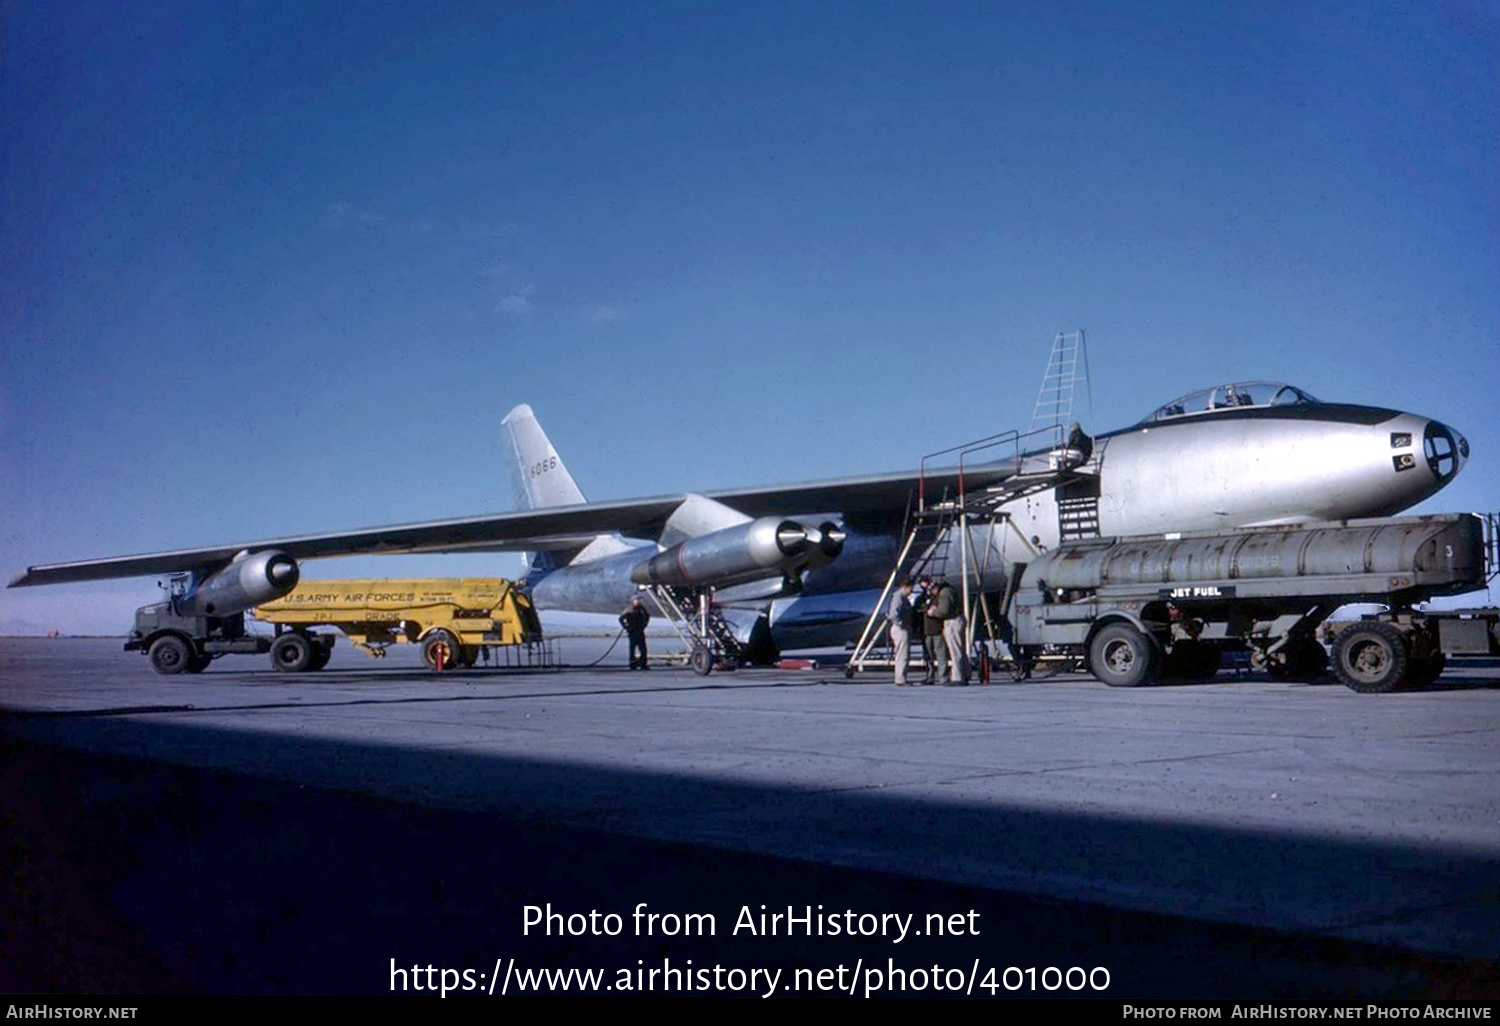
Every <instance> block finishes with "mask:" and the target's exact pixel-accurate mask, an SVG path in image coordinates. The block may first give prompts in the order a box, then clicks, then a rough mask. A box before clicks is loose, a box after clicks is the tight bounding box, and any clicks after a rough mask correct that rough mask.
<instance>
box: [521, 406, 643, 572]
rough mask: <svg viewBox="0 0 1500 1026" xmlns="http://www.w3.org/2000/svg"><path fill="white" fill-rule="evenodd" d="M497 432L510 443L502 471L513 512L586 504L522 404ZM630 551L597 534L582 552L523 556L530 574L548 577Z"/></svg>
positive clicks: (615, 539)
mask: <svg viewBox="0 0 1500 1026" xmlns="http://www.w3.org/2000/svg"><path fill="white" fill-rule="evenodd" d="M500 431H501V433H502V434H504V435H505V439H506V441H507V442H509V443H510V456H511V459H510V460H509V461H508V464H507V467H506V469H507V470H508V471H509V472H510V490H511V501H512V503H513V504H514V505H515V507H516V509H545V508H547V507H550V506H572V505H575V504H577V503H580V502H587V501H588V500H587V499H585V498H584V497H583V490H582V489H581V488H579V487H578V482H576V481H574V480H573V475H572V474H570V473H568V468H567V467H566V466H565V465H564V464H563V461H562V457H561V456H559V455H558V454H557V450H556V449H555V448H553V446H552V441H551V439H549V438H548V437H547V432H545V431H543V430H542V426H541V425H540V424H538V423H537V420H536V414H534V413H532V412H531V407H530V406H527V405H526V404H525V403H522V404H521V405H519V406H517V407H516V408H515V409H513V410H511V411H510V412H509V413H507V414H506V415H505V418H504V419H503V420H501V421H500ZM630 548H631V546H629V545H627V544H625V542H624V541H622V540H621V539H620V538H619V537H618V536H616V535H609V534H601V535H599V536H597V537H596V538H595V539H594V540H593V541H591V542H590V543H589V544H588V545H586V546H584V547H583V548H582V549H575V550H572V551H565V552H535V553H527V556H526V559H527V562H528V564H529V565H530V567H531V570H532V572H533V573H550V572H551V571H553V570H556V569H557V568H558V567H559V566H566V565H567V564H568V563H572V562H587V561H589V560H594V559H599V558H601V557H603V556H610V555H614V554H615V553H617V552H626V551H628V550H629V549H630Z"/></svg>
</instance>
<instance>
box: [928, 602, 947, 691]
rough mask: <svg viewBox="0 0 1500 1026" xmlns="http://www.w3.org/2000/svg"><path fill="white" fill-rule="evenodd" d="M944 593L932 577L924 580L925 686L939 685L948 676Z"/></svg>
mask: <svg viewBox="0 0 1500 1026" xmlns="http://www.w3.org/2000/svg"><path fill="white" fill-rule="evenodd" d="M941 595H942V592H941V591H939V590H938V588H937V587H936V586H935V585H934V584H933V582H932V578H931V577H923V578H922V596H923V599H924V601H923V604H922V657H923V661H924V662H926V664H927V674H926V678H925V679H924V680H923V681H922V683H924V684H939V683H941V682H942V680H943V678H944V677H946V676H948V646H947V645H946V644H944V643H943V619H944V617H943V616H942V615H941V614H942V610H941V608H939V600H940V598H941Z"/></svg>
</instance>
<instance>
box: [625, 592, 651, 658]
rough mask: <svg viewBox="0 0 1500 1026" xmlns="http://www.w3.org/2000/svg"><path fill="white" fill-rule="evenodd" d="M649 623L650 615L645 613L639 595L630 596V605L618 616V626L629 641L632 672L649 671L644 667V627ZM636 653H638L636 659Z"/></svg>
mask: <svg viewBox="0 0 1500 1026" xmlns="http://www.w3.org/2000/svg"><path fill="white" fill-rule="evenodd" d="M650 622H651V614H650V613H648V612H646V607H645V605H643V604H642V603H641V597H640V596H639V595H635V596H632V597H631V599H630V605H629V606H628V607H626V609H625V612H623V613H621V614H620V626H621V627H624V628H625V636H626V637H628V638H629V639H630V668H631V669H632V670H647V669H650V667H649V666H647V665H646V625H647V624H648V623H650ZM636 653H640V655H639V658H637V655H636Z"/></svg>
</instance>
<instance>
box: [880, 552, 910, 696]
mask: <svg viewBox="0 0 1500 1026" xmlns="http://www.w3.org/2000/svg"><path fill="white" fill-rule="evenodd" d="M911 592H912V583H911V578H910V577H904V578H902V580H901V586H900V587H899V588H897V589H896V594H894V595H892V596H891V604H890V608H889V609H888V610H887V611H886V617H885V618H886V619H887V620H888V621H890V625H891V647H892V648H893V649H895V654H896V686H897V687H900V688H909V687H911V682H909V681H908V680H907V679H906V669H907V666H909V665H910V663H911V632H912V628H913V626H915V624H916V618H917V615H916V612H917V611H916V609H914V608H913V607H912V604H911Z"/></svg>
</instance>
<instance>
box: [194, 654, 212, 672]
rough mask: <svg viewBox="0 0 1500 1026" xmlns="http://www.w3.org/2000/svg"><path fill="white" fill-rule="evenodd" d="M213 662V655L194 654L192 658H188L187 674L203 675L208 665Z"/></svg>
mask: <svg viewBox="0 0 1500 1026" xmlns="http://www.w3.org/2000/svg"><path fill="white" fill-rule="evenodd" d="M213 661H214V657H213V656H211V655H199V654H198V653H196V652H194V653H193V654H192V655H191V656H189V657H188V664H187V672H188V673H202V672H203V671H204V670H206V669H208V664H209V663H211V662H213Z"/></svg>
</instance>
